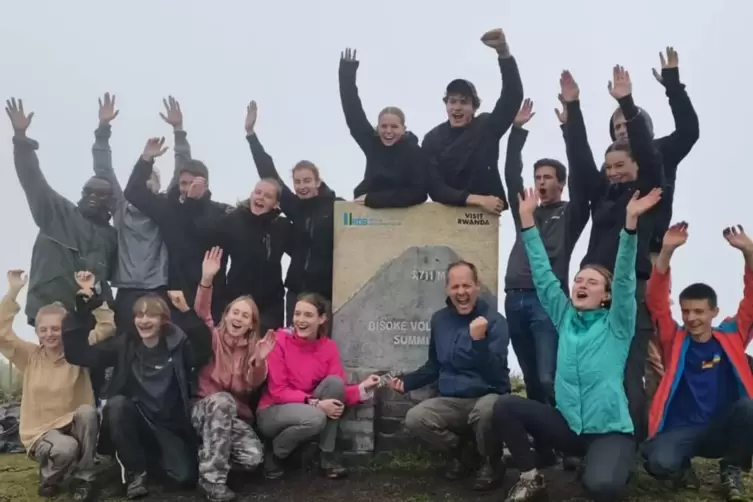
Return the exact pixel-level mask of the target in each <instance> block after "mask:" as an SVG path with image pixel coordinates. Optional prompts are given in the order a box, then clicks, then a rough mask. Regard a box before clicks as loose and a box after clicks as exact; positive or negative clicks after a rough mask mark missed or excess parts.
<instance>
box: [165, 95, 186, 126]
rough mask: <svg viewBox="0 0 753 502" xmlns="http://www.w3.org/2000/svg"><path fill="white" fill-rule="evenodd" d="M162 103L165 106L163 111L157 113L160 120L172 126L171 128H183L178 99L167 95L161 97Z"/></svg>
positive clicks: (181, 112)
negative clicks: (163, 97) (164, 97)
mask: <svg viewBox="0 0 753 502" xmlns="http://www.w3.org/2000/svg"><path fill="white" fill-rule="evenodd" d="M162 104H163V105H164V106H165V113H160V114H159V116H160V117H162V120H164V121H165V122H167V123H168V124H170V125H171V126H173V129H176V130H181V129H183V111H181V109H180V103H179V102H178V100H177V99H175V98H174V97H172V96H168V97H167V99H162Z"/></svg>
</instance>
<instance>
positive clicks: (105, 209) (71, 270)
mask: <svg viewBox="0 0 753 502" xmlns="http://www.w3.org/2000/svg"><path fill="white" fill-rule="evenodd" d="M5 111H6V112H7V114H8V117H9V118H10V122H11V125H12V126H13V132H14V135H13V161H14V164H15V166H16V174H17V175H18V180H19V181H20V182H21V188H23V190H24V193H25V194H26V200H27V202H28V203H29V209H31V216H32V218H34V223H36V225H37V227H38V228H39V234H37V238H36V240H35V241H34V249H33V251H32V254H31V271H30V274H29V291H28V293H27V295H26V308H25V313H26V316H27V319H28V322H29V325H31V326H34V319H35V318H36V315H37V311H38V310H39V309H40V308H41V307H42V306H43V305H49V304H51V303H54V302H60V303H62V304H63V306H64V307H65V308H66V310H69V311H72V310H73V309H74V307H75V304H76V291H77V290H78V287H77V285H76V281H75V280H74V274H75V273H76V272H77V271H79V270H89V271H91V272H92V273H93V274H94V275H95V276H96V277H97V279H98V281H99V282H98V283H97V285H96V289H97V291H98V293H99V294H100V295H101V296H102V297H103V298H104V299H105V300H106V301H111V300H112V291H111V290H110V286H109V284H108V283H107V279H108V278H109V277H110V272H111V270H112V266H113V259H114V257H115V251H116V246H117V241H116V239H117V236H116V232H115V229H114V228H112V227H111V226H110V215H111V211H112V207H113V187H112V185H111V184H110V183H109V182H108V181H107V180H105V179H103V178H100V177H97V176H93V177H91V178H89V180H88V181H87V182H86V183H85V184H84V187H83V188H82V189H81V199H80V200H79V201H78V203H76V204H74V203H73V202H71V201H69V200H68V199H66V198H65V197H63V196H62V195H60V194H59V193H57V192H56V191H55V190H54V189H53V188H52V187H51V186H50V185H49V184H48V183H47V180H46V179H45V177H44V174H43V173H42V170H41V169H40V168H39V158H37V154H36V150H37V148H39V143H37V142H36V141H34V140H33V139H31V138H29V137H27V136H26V130H27V129H28V128H29V125H31V120H32V118H33V117H34V112H31V113H29V114H28V115H27V114H26V112H25V111H24V106H23V101H21V100H16V98H11V99H10V100H8V101H6V106H5Z"/></svg>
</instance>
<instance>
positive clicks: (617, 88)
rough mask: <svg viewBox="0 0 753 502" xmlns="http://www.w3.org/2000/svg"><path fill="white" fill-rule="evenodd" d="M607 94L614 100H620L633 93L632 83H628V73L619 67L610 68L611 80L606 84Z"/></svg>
mask: <svg viewBox="0 0 753 502" xmlns="http://www.w3.org/2000/svg"><path fill="white" fill-rule="evenodd" d="M607 88H608V89H609V94H611V95H612V97H613V98H614V99H622V98H624V97H625V96H627V95H629V94H631V93H632V92H633V83H632V82H631V81H630V73H628V71H627V70H626V69H625V68H623V67H622V66H620V65H616V66H615V67H614V68H612V80H610V81H609V83H608V84H607Z"/></svg>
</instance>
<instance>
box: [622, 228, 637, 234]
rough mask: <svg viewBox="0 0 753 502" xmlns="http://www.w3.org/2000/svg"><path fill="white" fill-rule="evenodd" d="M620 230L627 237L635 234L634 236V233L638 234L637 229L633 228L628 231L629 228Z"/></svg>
mask: <svg viewBox="0 0 753 502" xmlns="http://www.w3.org/2000/svg"><path fill="white" fill-rule="evenodd" d="M622 229H623V230H624V231H625V233H626V234H628V235H635V234H636V233H637V232H638V228H633V229H630V228H627V227H622Z"/></svg>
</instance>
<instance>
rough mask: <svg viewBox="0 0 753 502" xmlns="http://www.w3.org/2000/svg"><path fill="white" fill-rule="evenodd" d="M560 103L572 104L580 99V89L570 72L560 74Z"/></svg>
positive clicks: (565, 71) (564, 71)
mask: <svg viewBox="0 0 753 502" xmlns="http://www.w3.org/2000/svg"><path fill="white" fill-rule="evenodd" d="M560 96H561V98H560V102H564V103H572V102H573V101H578V100H579V99H580V88H579V87H578V83H577V82H576V81H575V78H573V74H572V73H570V70H563V71H562V73H561V74H560Z"/></svg>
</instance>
